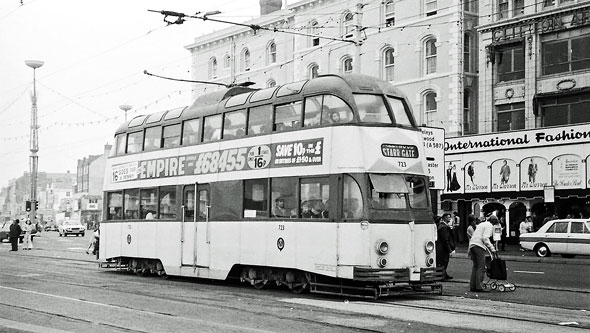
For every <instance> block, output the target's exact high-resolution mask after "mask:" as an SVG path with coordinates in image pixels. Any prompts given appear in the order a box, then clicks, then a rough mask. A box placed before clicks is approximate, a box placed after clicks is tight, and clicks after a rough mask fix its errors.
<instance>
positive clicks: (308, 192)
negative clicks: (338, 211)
mask: <svg viewBox="0 0 590 333" xmlns="http://www.w3.org/2000/svg"><path fill="white" fill-rule="evenodd" d="M299 189H300V191H299V193H300V196H301V199H300V207H301V213H300V216H301V217H303V218H324V219H327V218H328V217H329V216H330V214H329V209H330V207H329V206H328V204H329V202H330V185H329V183H328V178H302V179H301V183H300V186H299Z"/></svg>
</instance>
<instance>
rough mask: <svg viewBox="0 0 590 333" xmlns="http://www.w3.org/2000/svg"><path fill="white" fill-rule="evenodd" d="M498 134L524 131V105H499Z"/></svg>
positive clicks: (497, 108) (497, 109)
mask: <svg viewBox="0 0 590 333" xmlns="http://www.w3.org/2000/svg"><path fill="white" fill-rule="evenodd" d="M496 111H497V115H498V132H505V131H511V130H518V129H524V127H525V119H524V103H513V104H505V105H498V106H497V107H496Z"/></svg>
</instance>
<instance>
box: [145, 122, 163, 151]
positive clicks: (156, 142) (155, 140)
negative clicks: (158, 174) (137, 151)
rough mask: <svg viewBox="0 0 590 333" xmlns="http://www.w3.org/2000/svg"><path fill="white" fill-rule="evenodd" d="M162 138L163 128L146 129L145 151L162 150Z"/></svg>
mask: <svg viewBox="0 0 590 333" xmlns="http://www.w3.org/2000/svg"><path fill="white" fill-rule="evenodd" d="M161 138H162V127H160V126H155V127H149V128H146V129H145V137H144V143H143V150H146V151H147V150H155V149H158V148H160V140H161Z"/></svg>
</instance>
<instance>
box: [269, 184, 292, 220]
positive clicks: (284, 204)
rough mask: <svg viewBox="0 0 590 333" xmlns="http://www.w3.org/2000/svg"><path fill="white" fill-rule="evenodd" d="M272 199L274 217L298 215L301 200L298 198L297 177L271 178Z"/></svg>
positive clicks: (272, 214)
mask: <svg viewBox="0 0 590 333" xmlns="http://www.w3.org/2000/svg"><path fill="white" fill-rule="evenodd" d="M270 187H271V190H270V199H271V203H272V205H273V206H272V209H271V216H272V217H280V218H285V217H297V216H298V215H299V207H298V206H299V200H298V199H297V178H293V177H290V178H273V179H272V180H271V186H270Z"/></svg>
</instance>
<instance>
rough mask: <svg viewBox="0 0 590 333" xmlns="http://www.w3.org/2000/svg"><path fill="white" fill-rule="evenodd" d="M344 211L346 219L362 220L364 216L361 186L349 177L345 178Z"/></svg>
mask: <svg viewBox="0 0 590 333" xmlns="http://www.w3.org/2000/svg"><path fill="white" fill-rule="evenodd" d="M343 191H344V193H342V210H343V213H344V218H347V219H360V218H361V217H362V216H363V210H364V203H363V195H362V192H361V188H360V186H359V184H358V183H357V182H356V180H354V178H352V177H351V176H349V175H345V176H344V187H343Z"/></svg>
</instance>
